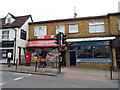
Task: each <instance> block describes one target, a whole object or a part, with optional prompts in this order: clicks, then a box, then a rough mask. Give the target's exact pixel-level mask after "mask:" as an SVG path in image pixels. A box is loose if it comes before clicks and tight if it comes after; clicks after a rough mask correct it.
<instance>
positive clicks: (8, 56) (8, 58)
mask: <svg viewBox="0 0 120 90" xmlns="http://www.w3.org/2000/svg"><path fill="white" fill-rule="evenodd" d="M11 59H12V53H11V52H10V51H9V52H8V54H7V63H8V67H10V64H11V63H10V61H11Z"/></svg>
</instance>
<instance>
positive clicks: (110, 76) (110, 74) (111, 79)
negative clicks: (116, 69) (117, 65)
mask: <svg viewBox="0 0 120 90" xmlns="http://www.w3.org/2000/svg"><path fill="white" fill-rule="evenodd" d="M112 69H113V68H112V67H110V79H111V80H112Z"/></svg>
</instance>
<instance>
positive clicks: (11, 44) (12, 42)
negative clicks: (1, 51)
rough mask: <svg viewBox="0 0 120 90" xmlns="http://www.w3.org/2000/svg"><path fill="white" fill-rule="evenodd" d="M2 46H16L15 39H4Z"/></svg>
mask: <svg viewBox="0 0 120 90" xmlns="http://www.w3.org/2000/svg"><path fill="white" fill-rule="evenodd" d="M2 47H14V41H2Z"/></svg>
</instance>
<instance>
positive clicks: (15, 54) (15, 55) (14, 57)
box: [13, 28, 17, 64]
mask: <svg viewBox="0 0 120 90" xmlns="http://www.w3.org/2000/svg"><path fill="white" fill-rule="evenodd" d="M13 30H14V31H15V37H14V60H13V64H15V58H16V37H17V30H16V29H15V28H13Z"/></svg>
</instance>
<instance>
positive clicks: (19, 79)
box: [14, 77, 24, 80]
mask: <svg viewBox="0 0 120 90" xmlns="http://www.w3.org/2000/svg"><path fill="white" fill-rule="evenodd" d="M22 78H24V77H18V78H15V79H14V80H20V79H22Z"/></svg>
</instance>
